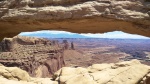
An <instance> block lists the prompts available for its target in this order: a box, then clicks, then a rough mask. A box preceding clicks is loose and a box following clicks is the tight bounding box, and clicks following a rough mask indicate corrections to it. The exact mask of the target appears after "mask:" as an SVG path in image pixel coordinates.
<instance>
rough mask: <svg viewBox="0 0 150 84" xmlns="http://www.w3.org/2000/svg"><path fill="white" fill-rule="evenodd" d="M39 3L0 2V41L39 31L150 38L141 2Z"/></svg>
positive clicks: (149, 15)
mask: <svg viewBox="0 0 150 84" xmlns="http://www.w3.org/2000/svg"><path fill="white" fill-rule="evenodd" d="M42 1H43V2H42ZM42 1H41V3H38V2H36V0H20V1H16V0H2V1H0V40H2V39H3V38H4V37H13V36H15V35H17V34H19V33H20V32H26V31H28V32H29V31H39V30H63V31H69V32H75V33H104V32H110V31H116V30H117V31H123V32H127V33H131V34H139V35H144V36H147V37H150V4H149V2H145V0H137V1H134V0H133V1H132V0H125V1H124V0H68V2H63V0H59V3H58V2H57V1H56V2H55V1H54V2H45V1H46V0H42ZM8 2H9V4H8ZM14 3H17V4H14ZM43 3H44V4H43ZM45 4H46V6H45Z"/></svg>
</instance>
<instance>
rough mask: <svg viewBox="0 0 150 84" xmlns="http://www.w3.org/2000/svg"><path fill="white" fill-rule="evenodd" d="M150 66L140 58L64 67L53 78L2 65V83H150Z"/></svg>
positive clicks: (0, 78) (0, 74)
mask: <svg viewBox="0 0 150 84" xmlns="http://www.w3.org/2000/svg"><path fill="white" fill-rule="evenodd" d="M149 81H150V66H147V65H143V64H141V63H140V62H139V61H138V60H132V61H126V62H120V63H115V64H113V63H111V64H93V65H92V66H89V67H88V68H82V67H76V68H75V67H63V68H61V69H60V70H59V71H57V72H56V73H55V74H54V75H53V78H32V77H30V76H29V74H28V73H27V72H25V71H23V70H21V69H19V68H16V67H9V68H8V67H5V66H3V65H0V83H2V84H149V83H150V82H149Z"/></svg>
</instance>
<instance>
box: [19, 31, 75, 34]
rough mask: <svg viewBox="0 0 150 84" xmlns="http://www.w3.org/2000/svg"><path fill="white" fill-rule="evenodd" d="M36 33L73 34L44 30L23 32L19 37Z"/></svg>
mask: <svg viewBox="0 0 150 84" xmlns="http://www.w3.org/2000/svg"><path fill="white" fill-rule="evenodd" d="M34 33H36V34H41V33H45V34H47V33H48V34H49V33H51V34H73V33H71V32H67V31H56V30H51V31H50V30H43V31H34V32H22V33H20V34H19V35H29V34H34Z"/></svg>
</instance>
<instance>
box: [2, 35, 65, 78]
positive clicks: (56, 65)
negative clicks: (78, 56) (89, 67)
mask: <svg viewBox="0 0 150 84" xmlns="http://www.w3.org/2000/svg"><path fill="white" fill-rule="evenodd" d="M0 48H1V51H2V52H1V53H0V63H2V64H4V65H5V66H8V67H14V66H17V67H19V68H21V69H23V70H26V71H27V72H28V73H29V74H30V75H31V76H34V77H51V75H52V74H53V73H54V72H55V71H57V70H59V69H60V68H61V67H63V66H64V65H65V63H64V58H63V51H64V50H63V48H61V47H60V46H59V44H58V43H57V41H51V40H47V39H41V38H34V37H24V36H16V37H14V38H5V39H4V40H3V41H2V42H1V47H0Z"/></svg>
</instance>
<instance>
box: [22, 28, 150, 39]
mask: <svg viewBox="0 0 150 84" xmlns="http://www.w3.org/2000/svg"><path fill="white" fill-rule="evenodd" d="M40 33H45V34H46V33H47V34H49V33H51V34H74V33H71V32H66V31H55V30H52V31H49V30H44V31H35V32H23V33H21V34H20V35H29V34H40ZM81 35H83V36H88V37H94V38H126V39H127V38H129V39H150V38H148V37H145V36H141V35H136V34H128V33H124V32H122V31H113V32H107V33H102V34H100V33H97V34H91V33H88V34H81Z"/></svg>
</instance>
